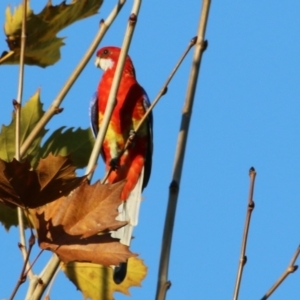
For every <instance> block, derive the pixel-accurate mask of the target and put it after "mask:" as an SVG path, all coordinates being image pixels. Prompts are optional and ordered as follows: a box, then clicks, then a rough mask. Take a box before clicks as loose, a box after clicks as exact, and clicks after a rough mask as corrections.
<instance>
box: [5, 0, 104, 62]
mask: <svg viewBox="0 0 300 300" xmlns="http://www.w3.org/2000/svg"><path fill="white" fill-rule="evenodd" d="M65 2H66V1H63V2H62V3H61V4H59V5H52V3H51V1H48V3H47V4H46V6H45V8H44V9H43V10H42V11H41V12H40V13H39V14H34V12H33V11H32V10H31V9H30V7H29V1H28V2H27V3H28V4H27V18H26V33H27V37H26V49H25V64H28V65H37V66H40V67H47V66H49V65H53V64H54V63H56V62H57V61H58V60H59V59H60V47H61V46H62V45H64V43H63V38H58V37H57V36H56V34H57V33H58V32H59V31H60V30H62V29H63V28H65V27H67V26H69V25H70V24H72V23H74V22H76V21H78V20H80V19H83V18H87V17H89V16H92V15H94V14H96V13H97V11H98V10H99V8H100V6H101V5H102V3H103V0H73V1H72V2H71V4H68V5H67V4H66V3H65ZM22 11H23V6H22V4H21V5H19V6H18V7H17V8H16V9H15V11H14V13H12V12H11V9H10V7H8V8H7V9H6V21H5V24H4V30H5V34H6V36H7V43H8V47H9V49H10V50H11V51H10V52H8V53H7V54H5V55H4V56H3V57H2V58H1V59H0V64H1V63H4V64H18V63H19V60H20V47H21V39H20V36H21V27H22Z"/></svg>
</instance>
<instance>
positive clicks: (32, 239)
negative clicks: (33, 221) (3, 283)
mask: <svg viewBox="0 0 300 300" xmlns="http://www.w3.org/2000/svg"><path fill="white" fill-rule="evenodd" d="M34 244H35V237H34V234H33V232H32V231H31V236H30V238H29V242H28V251H27V255H26V259H25V261H24V264H23V267H22V271H21V274H20V278H19V280H18V282H17V284H16V286H15V288H14V290H13V292H12V294H11V296H10V298H9V300H12V299H14V297H15V295H16V293H17V291H18V289H19V287H20V286H21V284H22V283H24V282H25V281H26V276H27V272H25V269H26V266H27V265H28V261H29V256H30V253H31V250H32V247H33V245H34ZM21 247H22V246H21Z"/></svg>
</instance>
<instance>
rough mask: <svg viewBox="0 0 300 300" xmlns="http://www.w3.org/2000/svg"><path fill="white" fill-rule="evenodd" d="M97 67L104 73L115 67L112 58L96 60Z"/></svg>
mask: <svg viewBox="0 0 300 300" xmlns="http://www.w3.org/2000/svg"><path fill="white" fill-rule="evenodd" d="M95 65H96V67H98V68H101V69H102V70H103V71H106V70H107V69H111V68H112V67H113V65H114V62H113V60H112V59H110V58H99V57H97V58H96V61H95Z"/></svg>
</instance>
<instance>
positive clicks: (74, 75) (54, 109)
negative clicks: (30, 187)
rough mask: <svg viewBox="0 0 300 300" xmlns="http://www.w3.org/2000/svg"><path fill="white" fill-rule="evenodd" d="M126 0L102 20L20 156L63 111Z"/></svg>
mask: <svg viewBox="0 0 300 300" xmlns="http://www.w3.org/2000/svg"><path fill="white" fill-rule="evenodd" d="M125 2H126V0H118V3H117V4H116V6H115V7H114V8H113V10H112V11H111V13H110V14H109V16H108V17H107V19H106V20H105V21H104V20H102V21H101V24H100V30H99V31H98V33H97V35H96V36H95V38H94V40H93V42H92V43H91V45H90V47H89V49H88V50H87V52H86V53H85V55H84V56H83V58H82V59H81V61H80V62H79V64H78V65H77V67H76V68H75V70H74V71H73V73H72V74H71V76H70V77H69V79H68V80H67V82H66V83H65V84H64V85H63V87H62V89H61V91H60V92H59V93H58V95H57V97H56V98H55V100H54V101H53V102H52V104H51V106H50V108H49V109H48V110H47V111H46V113H45V114H44V115H43V117H42V118H41V119H40V120H39V122H38V123H37V124H36V126H35V128H34V129H33V130H32V131H31V133H30V134H29V136H28V137H27V139H26V140H25V141H24V143H23V145H22V146H21V150H20V156H21V157H22V156H23V155H24V154H25V153H26V151H27V150H28V148H29V147H30V145H31V144H32V142H33V141H34V139H35V138H36V137H37V136H38V134H39V133H40V131H41V130H42V129H43V128H44V127H45V125H46V124H47V123H48V122H49V121H50V119H51V118H52V117H53V116H54V115H55V114H57V113H58V112H60V111H61V109H60V108H59V105H60V104H61V103H62V101H63V100H64V98H65V96H66V95H67V93H68V91H69V90H70V89H71V87H72V86H73V84H74V82H75V81H76V79H77V78H78V76H79V75H80V74H81V72H82V70H83V69H84V67H85V66H86V64H87V63H88V62H89V60H90V58H91V57H92V55H93V53H94V52H95V50H96V48H97V47H98V45H99V43H100V42H101V40H102V38H103V36H104V35H105V33H106V31H107V30H108V28H109V27H110V25H111V24H112V22H113V21H114V20H115V18H116V16H117V15H118V13H119V12H120V10H121V8H122V7H123V5H124V3H125Z"/></svg>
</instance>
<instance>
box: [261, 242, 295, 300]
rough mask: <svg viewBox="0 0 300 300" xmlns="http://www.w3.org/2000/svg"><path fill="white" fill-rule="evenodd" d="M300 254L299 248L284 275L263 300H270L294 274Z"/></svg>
mask: <svg viewBox="0 0 300 300" xmlns="http://www.w3.org/2000/svg"><path fill="white" fill-rule="evenodd" d="M299 254H300V246H298V248H297V250H296V252H295V254H294V256H293V258H292V260H291V262H290V264H289V265H288V267H287V268H286V270H285V271H284V273H283V274H282V275H281V276H280V278H279V279H278V280H277V281H276V282H275V284H274V285H273V286H272V287H271V288H270V289H269V291H268V292H267V293H266V294H265V295H264V296H263V297H262V298H261V300H266V299H268V298H269V297H270V296H271V295H272V294H273V292H274V291H275V290H276V289H277V288H278V287H279V286H280V284H281V283H282V282H283V281H284V280H285V279H286V278H287V277H288V276H289V275H290V274H292V273H294V272H295V271H296V270H297V269H298V266H297V265H295V262H296V260H297V258H298V256H299Z"/></svg>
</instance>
